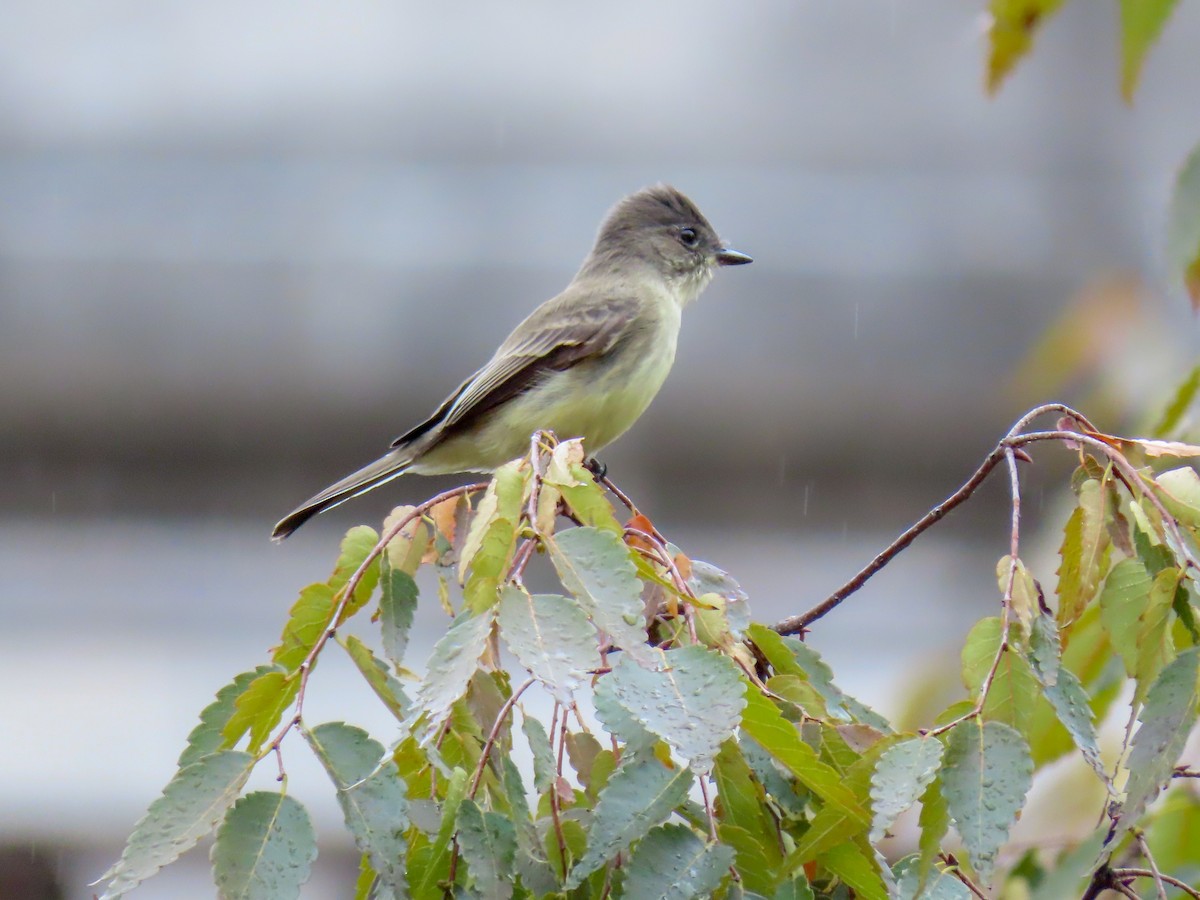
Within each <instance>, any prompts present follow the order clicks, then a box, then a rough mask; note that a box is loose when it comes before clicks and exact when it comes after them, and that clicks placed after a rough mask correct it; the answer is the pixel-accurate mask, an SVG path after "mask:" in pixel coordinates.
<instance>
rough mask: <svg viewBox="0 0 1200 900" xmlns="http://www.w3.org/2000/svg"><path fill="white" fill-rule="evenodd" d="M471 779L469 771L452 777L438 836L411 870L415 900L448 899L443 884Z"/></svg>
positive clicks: (455, 772) (462, 770)
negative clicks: (453, 838) (459, 809)
mask: <svg viewBox="0 0 1200 900" xmlns="http://www.w3.org/2000/svg"><path fill="white" fill-rule="evenodd" d="M467 777H468V776H467V772H466V770H465V769H455V770H454V771H453V773H452V774H451V776H450V783H449V784H448V785H447V786H446V800H445V802H444V803H443V804H442V822H441V825H440V826H439V827H438V833H437V836H436V837H435V838H434V841H433V844H432V845H430V846H429V847H428V848H427V852H426V853H425V854H424V855H423V857H422V861H421V862H420V863H419V864H410V865H409V866H408V873H409V887H410V888H411V889H412V895H413V897H414V898H415V900H442V898H444V897H445V891H444V889H443V887H442V882H444V881H445V880H446V879H447V878H448V876H449V869H450V840H451V838H452V837H453V836H454V829H455V825H456V823H457V822H458V808H459V806H460V805H461V804H462V802H463V799H464V798H465V797H466V795H467Z"/></svg>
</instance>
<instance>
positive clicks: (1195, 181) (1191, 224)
mask: <svg viewBox="0 0 1200 900" xmlns="http://www.w3.org/2000/svg"><path fill="white" fill-rule="evenodd" d="M1167 265H1168V267H1169V269H1170V273H1171V276H1172V278H1178V279H1180V280H1181V281H1182V282H1183V284H1184V287H1186V288H1187V292H1188V295H1189V296H1190V297H1191V299H1192V309H1193V310H1195V309H1197V308H1200V146H1197V147H1196V149H1195V150H1193V151H1192V154H1191V155H1190V156H1189V157H1188V159H1187V162H1186V163H1184V166H1183V169H1182V170H1181V171H1180V173H1179V178H1178V179H1177V180H1176V181H1175V191H1174V193H1173V194H1172V196H1171V211H1170V216H1169V224H1168V225H1167Z"/></svg>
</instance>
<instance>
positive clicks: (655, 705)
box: [604, 646, 746, 776]
mask: <svg viewBox="0 0 1200 900" xmlns="http://www.w3.org/2000/svg"><path fill="white" fill-rule="evenodd" d="M656 653H657V655H658V656H659V666H658V668H656V669H646V668H643V667H642V666H640V665H638V664H637V663H636V662H634V661H633V660H632V659H630V658H629V657H628V656H623V657H622V658H621V659H620V660H619V661H618V662H617V664H616V665H615V666H614V667H613V670H612V671H611V672H610V673H608V674H607V675H605V676H604V680H611V682H612V683H611V684H610V685H608V687H609V689H610V690H611V691H612V695H613V696H614V697H615V698H616V700H617V702H618V703H620V704H621V705H622V706H623V707H625V709H626V710H627V711H628V712H629V714H630V715H632V716H633V717H634V718H635V719H637V721H638V722H639V723H640V724H641V725H642V726H643V727H644V728H646V729H647V730H648V731H650V732H652V733H654V734H656V735H658V736H659V737H660V738H662V739H663V740H664V741H666V742H667V743H668V744H670V745H671V746H672V747H673V748H674V749H675V751H676V752H677V753H678V754H679V755H680V756H681V757H683V758H684V759H686V760H687V761H688V764H689V765H690V767H691V769H692V770H693V771H694V772H696V774H698V775H700V776H704V775H707V774H708V773H709V772H711V771H712V765H713V757H714V756H716V753H717V750H718V748H719V747H720V746H721V744H722V742H724V741H725V739H726V738H729V737H731V736H732V735H733V732H734V729H736V728H737V724H738V716H739V714H740V713H741V711H742V707H743V706H744V705H745V693H746V682H745V681H744V680H743V679H742V676H741V673H739V672H738V670H737V668H735V667H734V665H733V663H731V662H730V661H729V659H728V658H727V657H725V656H722V655H721V654H720V653H717V652H716V651H713V650H708V649H706V648H704V647H699V646H688V647H678V648H676V649H673V650H668V651H666V652H665V653H663V652H661V651H656Z"/></svg>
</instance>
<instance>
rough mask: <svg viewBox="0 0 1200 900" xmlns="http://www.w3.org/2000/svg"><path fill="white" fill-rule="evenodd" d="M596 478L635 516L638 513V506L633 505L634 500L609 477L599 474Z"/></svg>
mask: <svg viewBox="0 0 1200 900" xmlns="http://www.w3.org/2000/svg"><path fill="white" fill-rule="evenodd" d="M596 480H597V481H599V482H600V484H602V485H604V487H606V488H608V489H609V490H610V491H611V492H612V495H613V496H614V497H616V498H617V499H618V500H620V501H621V504H622V505H623V506H624V507H625V508H626V509H628V510H629V511H630V512H631V513H632V514H633V515H635V516H636V515H638V514H639V512H638V508H637V506H635V505H634V502H633V501H632V500H630V499H629V497H628V496H627V495H626V493H625V492H624V491H622V490H621V489H620V488H619V487H617V485H616V483H614V482H613V480H612V479H611V478H609V477H608V476H607V475H601V476H600V477H599V478H598V479H596Z"/></svg>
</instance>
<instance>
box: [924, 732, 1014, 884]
mask: <svg viewBox="0 0 1200 900" xmlns="http://www.w3.org/2000/svg"><path fill="white" fill-rule="evenodd" d="M1032 776H1033V760H1032V759H1031V758H1030V755H1029V745H1028V744H1027V743H1026V742H1025V739H1024V738H1023V737H1021V735H1020V734H1019V733H1018V732H1017V731H1016V730H1015V729H1014V728H1011V727H1009V726H1008V725H1005V724H1003V723H1001V722H985V723H983V724H982V725H980V723H979V722H977V721H975V720H974V719H972V720H970V721H966V722H962V723H960V724H959V725H956V726H955V727H954V728H953V729H951V731H950V736H949V740H948V741H947V746H946V759H945V764H944V765H943V767H942V774H941V780H942V794H943V795H944V796H945V798H946V805H947V807H948V809H949V810H950V815H951V816H953V818H954V823H955V825H956V826H957V827H958V833H959V834H960V835H961V836H962V840H963V844H964V845H965V846H966V847H967V850H968V852H969V853H970V855H971V863H972V865H973V866H974V867H975V871H976V872H977V873H978V874H979V877H980V879H982V880H983V881H984V882H987V881H988V880H989V878H990V875H991V872H992V867H993V865H994V864H995V861H996V854H997V853H999V851H1000V848H1001V847H1002V846H1003V845H1004V842H1005V841H1006V840H1007V839H1008V831H1009V829H1010V828H1011V827H1012V823H1013V822H1014V821H1015V820H1016V818H1017V813H1019V812H1020V811H1021V807H1022V806H1024V804H1025V795H1026V793H1027V792H1028V791H1029V786H1030V784H1031V782H1032Z"/></svg>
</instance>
